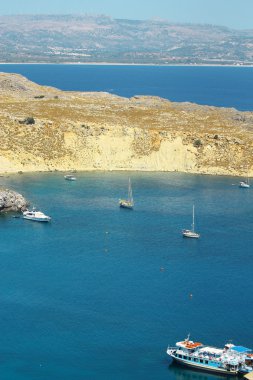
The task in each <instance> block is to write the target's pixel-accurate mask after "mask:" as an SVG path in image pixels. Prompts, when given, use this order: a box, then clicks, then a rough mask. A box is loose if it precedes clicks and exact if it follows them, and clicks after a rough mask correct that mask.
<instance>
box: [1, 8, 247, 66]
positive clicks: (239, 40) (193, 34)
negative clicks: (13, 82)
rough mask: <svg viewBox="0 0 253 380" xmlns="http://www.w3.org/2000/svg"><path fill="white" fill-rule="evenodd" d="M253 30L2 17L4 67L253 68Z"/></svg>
mask: <svg viewBox="0 0 253 380" xmlns="http://www.w3.org/2000/svg"><path fill="white" fill-rule="evenodd" d="M252 46H253V30H234V29H229V28H226V27H223V26H217V25H205V24H179V23H171V22H169V21H167V20H161V19H156V20H155V19H153V20H126V19H113V18H111V17H108V16H104V15H97V16H96V15H82V14H79V15H16V16H15V15H9V16H0V62H14V63H15V62H37V63H38V62H49V63H63V62H64V63H66V62H81V63H85V62H86V63H87V62H114V63H130V64H131V63H141V64H143V63H149V64H150V63H151V64H175V63H176V64H209V65H212V64H221V65H224V64H228V65H249V64H251V65H252V64H253V50H252Z"/></svg>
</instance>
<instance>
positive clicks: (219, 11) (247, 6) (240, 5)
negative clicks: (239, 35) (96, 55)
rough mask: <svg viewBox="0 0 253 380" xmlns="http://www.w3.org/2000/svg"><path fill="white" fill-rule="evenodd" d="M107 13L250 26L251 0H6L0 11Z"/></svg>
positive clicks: (242, 26) (19, 12)
mask: <svg viewBox="0 0 253 380" xmlns="http://www.w3.org/2000/svg"><path fill="white" fill-rule="evenodd" d="M35 13H36V14H41V13H43V14H63V13H65V14H71V13H92V14H106V15H108V16H112V17H113V18H130V19H151V18H163V19H167V20H169V21H171V22H190V23H208V24H216V25H224V26H228V27H231V28H236V29H249V28H250V29H253V0H125V1H123V0H70V1H68V0H8V1H3V0H2V1H1V5H0V14H2V15H7V14H35Z"/></svg>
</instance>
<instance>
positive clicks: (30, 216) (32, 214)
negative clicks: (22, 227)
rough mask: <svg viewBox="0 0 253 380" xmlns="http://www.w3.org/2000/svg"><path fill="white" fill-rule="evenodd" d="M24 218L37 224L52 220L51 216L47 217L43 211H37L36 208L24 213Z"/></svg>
mask: <svg viewBox="0 0 253 380" xmlns="http://www.w3.org/2000/svg"><path fill="white" fill-rule="evenodd" d="M23 218H24V219H27V220H33V221H35V222H50V220H51V218H50V216H47V215H45V214H44V213H43V212H41V211H37V210H36V209H35V208H33V209H32V210H26V211H23Z"/></svg>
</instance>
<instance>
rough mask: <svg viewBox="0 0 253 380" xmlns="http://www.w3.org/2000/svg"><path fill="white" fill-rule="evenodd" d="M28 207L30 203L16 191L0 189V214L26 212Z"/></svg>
mask: <svg viewBox="0 0 253 380" xmlns="http://www.w3.org/2000/svg"><path fill="white" fill-rule="evenodd" d="M28 205H29V203H28V201H27V200H26V199H25V198H24V197H23V196H22V195H21V194H19V193H17V192H16V191H13V190H9V189H0V213H5V212H21V211H24V210H26V209H27V207H28Z"/></svg>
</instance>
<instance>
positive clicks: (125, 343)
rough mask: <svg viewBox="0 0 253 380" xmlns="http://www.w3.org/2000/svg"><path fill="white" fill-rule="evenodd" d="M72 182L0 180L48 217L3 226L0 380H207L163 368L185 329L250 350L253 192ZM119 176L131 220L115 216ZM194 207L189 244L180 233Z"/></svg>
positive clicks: (160, 179) (163, 179)
mask: <svg viewBox="0 0 253 380" xmlns="http://www.w3.org/2000/svg"><path fill="white" fill-rule="evenodd" d="M76 175H77V178H78V179H77V181H76V182H68V181H65V180H64V178H63V174H62V173H38V174H36V173H34V174H23V175H10V176H9V177H8V178H7V177H3V178H1V184H2V185H3V186H5V187H8V188H12V189H14V190H17V191H19V192H20V193H22V194H23V195H24V196H26V197H27V198H28V199H29V200H30V202H31V204H32V205H35V206H37V207H38V208H39V209H41V210H42V211H44V212H45V213H46V214H47V215H50V216H52V222H51V223H50V224H43V223H36V222H31V221H27V220H23V219H14V218H12V217H11V216H7V215H3V216H1V217H0V225H1V241H0V254H1V265H0V285H1V293H0V300H1V309H0V331H1V350H0V367H1V374H2V378H3V379H5V380H23V379H25V380H34V379H43V380H52V379H54V380H56V379H57V380H58V379H59V380H60V379H61V380H70V379H75V380H81V379H94V380H97V379H110V380H114V379H115V380H116V379H119V378H120V379H124V380H130V379H138V380H139V379H140V380H141V379H143V380H144V379H145V380H147V379H150V380H151V379H152V380H153V379H156V380H163V379H166V380H168V379H169V380H178V379H179V378H180V380H182V379H183V380H189V379H192V380H194V379H195V380H200V378H201V380H209V379H212V378H215V377H218V376H215V375H208V374H205V373H200V372H195V371H190V370H187V369H182V368H181V367H176V366H172V367H169V365H168V364H169V361H168V359H167V357H166V348H167V345H168V344H170V345H174V343H175V342H176V341H178V340H181V339H183V338H185V337H186V336H187V334H188V333H189V332H190V333H191V337H192V339H196V340H199V341H203V343H205V344H210V345H217V346H222V345H223V344H224V343H226V342H227V341H228V340H232V342H233V343H235V344H242V345H245V346H248V347H253V339H252V327H253V322H252V321H253V319H252V312H253V306H252V305H253V302H252V301H253V293H252V285H253V277H252V265H253V255H252V241H253V235H252V231H253V189H252V188H251V189H239V188H238V182H239V179H237V178H232V177H211V176H201V175H187V174H180V173H136V172H135V173H130V172H120V173H116V172H109V173H107V172H101V173H99V172H89V173H88V172H86V173H77V174H76ZM128 176H130V177H131V180H132V186H133V193H134V199H135V203H136V206H135V209H134V210H133V211H129V210H122V209H120V208H119V207H118V199H119V198H120V197H123V196H125V195H126V193H127V183H128ZM193 203H194V204H195V211H196V230H197V231H198V232H200V234H201V238H200V239H199V240H187V239H183V238H182V236H181V233H180V232H181V229H182V228H189V227H190V225H191V218H192V214H191V213H192V205H193ZM190 295H192V296H190Z"/></svg>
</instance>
